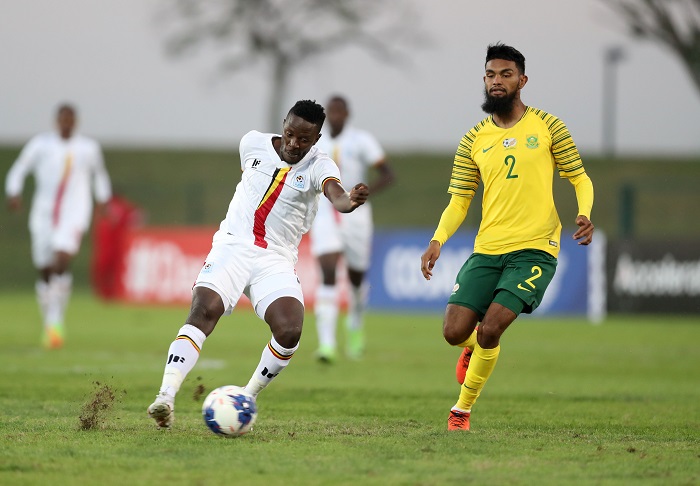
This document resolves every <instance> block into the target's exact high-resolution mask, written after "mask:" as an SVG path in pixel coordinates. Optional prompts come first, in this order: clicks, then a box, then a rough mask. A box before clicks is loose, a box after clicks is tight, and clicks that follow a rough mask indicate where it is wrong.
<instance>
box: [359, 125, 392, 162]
mask: <svg viewBox="0 0 700 486" xmlns="http://www.w3.org/2000/svg"><path fill="white" fill-rule="evenodd" d="M385 156H386V155H385V153H384V150H383V149H382V146H381V145H379V141H377V139H376V138H375V137H374V135H372V134H371V133H369V132H362V159H363V162H364V163H365V165H367V166H370V167H371V166H373V165H376V164H377V162H379V161H381V160H383V159H384V158H385Z"/></svg>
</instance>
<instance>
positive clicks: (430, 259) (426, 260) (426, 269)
mask: <svg viewBox="0 0 700 486" xmlns="http://www.w3.org/2000/svg"><path fill="white" fill-rule="evenodd" d="M440 247H441V245H440V243H439V242H438V241H437V240H432V241H431V242H430V244H429V245H428V249H427V250H425V253H423V256H422V257H420V271H421V272H423V277H425V279H426V280H430V277H432V276H433V267H434V266H435V262H436V261H437V259H438V258H440Z"/></svg>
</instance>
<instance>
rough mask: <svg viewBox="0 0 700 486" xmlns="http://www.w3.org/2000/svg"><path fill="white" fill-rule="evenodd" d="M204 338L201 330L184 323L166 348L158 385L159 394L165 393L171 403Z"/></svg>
mask: <svg viewBox="0 0 700 486" xmlns="http://www.w3.org/2000/svg"><path fill="white" fill-rule="evenodd" d="M206 338H207V337H206V336H205V335H204V333H203V332H202V331H200V330H199V329H198V328H196V327H195V326H192V325H191V324H185V325H184V326H182V327H181V328H180V331H178V333H177V337H176V338H175V341H173V342H172V344H171V345H170V349H168V359H167V362H166V364H165V371H164V372H163V383H162V385H161V386H160V393H159V394H160V395H165V398H166V400H167V401H169V402H171V403H172V402H173V401H174V400H175V394H177V392H178V390H180V386H181V385H182V382H183V381H185V378H187V374H188V373H189V372H190V371H192V368H194V365H195V364H196V363H197V359H199V351H200V350H201V349H202V345H203V344H204V340H205V339H206Z"/></svg>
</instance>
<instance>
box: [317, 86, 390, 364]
mask: <svg viewBox="0 0 700 486" xmlns="http://www.w3.org/2000/svg"><path fill="white" fill-rule="evenodd" d="M349 114H350V112H349V108H348V102H347V100H346V99H345V98H344V97H342V96H333V97H331V98H330V100H329V101H328V103H327V105H326V116H327V123H326V127H325V128H324V130H323V136H322V137H321V140H319V142H318V145H317V146H318V148H319V149H321V150H322V151H324V152H326V153H327V154H328V155H329V156H330V157H331V158H332V159H333V160H334V161H335V163H336V164H338V167H339V168H340V176H341V178H342V180H343V182H344V183H345V184H347V185H349V186H350V185H353V184H355V183H357V182H360V181H367V180H368V175H369V174H368V173H369V171H370V170H374V171H376V174H375V177H374V180H373V182H372V183H371V184H370V186H369V192H370V194H376V193H377V192H379V191H381V190H382V189H384V188H385V187H386V186H388V185H389V184H391V183H392V182H393V181H394V173H393V171H392V169H391V167H390V165H389V163H388V162H387V161H386V157H385V154H384V150H382V147H381V146H380V145H379V142H377V140H376V139H375V137H374V136H372V135H371V134H370V133H369V132H367V131H365V130H360V129H358V128H355V127H353V126H351V125H349V124H348V123H347V120H348V117H349ZM373 229H374V226H373V222H372V208H371V206H370V204H365V205H364V206H362V207H361V208H359V209H358V210H357V211H354V212H352V213H349V214H340V213H339V212H338V211H336V210H335V209H333V206H332V205H331V204H330V203H329V202H328V201H323V200H321V201H319V207H318V214H317V215H316V219H315V220H314V224H313V226H312V228H311V252H312V254H313V255H314V256H315V257H316V258H317V259H318V262H319V266H320V268H321V282H320V285H319V286H318V288H317V291H316V304H315V313H316V331H317V332H318V341H319V348H318V350H317V351H316V356H317V358H318V359H319V360H321V361H322V362H326V363H329V362H332V361H333V360H334V359H335V357H336V347H337V342H336V329H337V321H338V314H339V296H338V290H337V279H336V270H337V268H338V263H339V261H340V258H341V256H342V257H344V260H345V264H346V266H347V271H348V279H349V281H350V295H349V299H348V313H347V319H346V325H345V330H346V332H347V335H346V353H347V355H348V356H349V357H350V358H353V359H359V358H360V357H361V356H362V354H363V352H364V346H365V338H364V311H365V305H366V301H367V287H366V285H365V284H364V279H365V274H366V272H367V270H368V269H369V265H370V256H371V250H372V235H373Z"/></svg>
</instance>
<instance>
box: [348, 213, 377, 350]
mask: <svg viewBox="0 0 700 486" xmlns="http://www.w3.org/2000/svg"><path fill="white" fill-rule="evenodd" d="M341 229H342V232H341V234H342V240H343V246H344V255H345V261H346V263H347V267H348V278H349V280H350V299H349V302H348V312H347V318H346V321H345V324H346V325H345V329H346V332H347V339H346V353H347V355H348V357H350V358H353V359H359V358H361V357H362V355H363V354H364V350H365V329H364V319H365V308H366V307H367V294H368V289H367V285H366V283H365V275H366V273H367V270H368V269H369V265H370V259H371V252H372V235H373V231H374V228H373V225H372V212H371V210H370V208H369V207H368V206H360V207H359V208H357V209H356V210H355V211H353V212H352V213H348V214H344V215H343V219H342V227H341Z"/></svg>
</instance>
